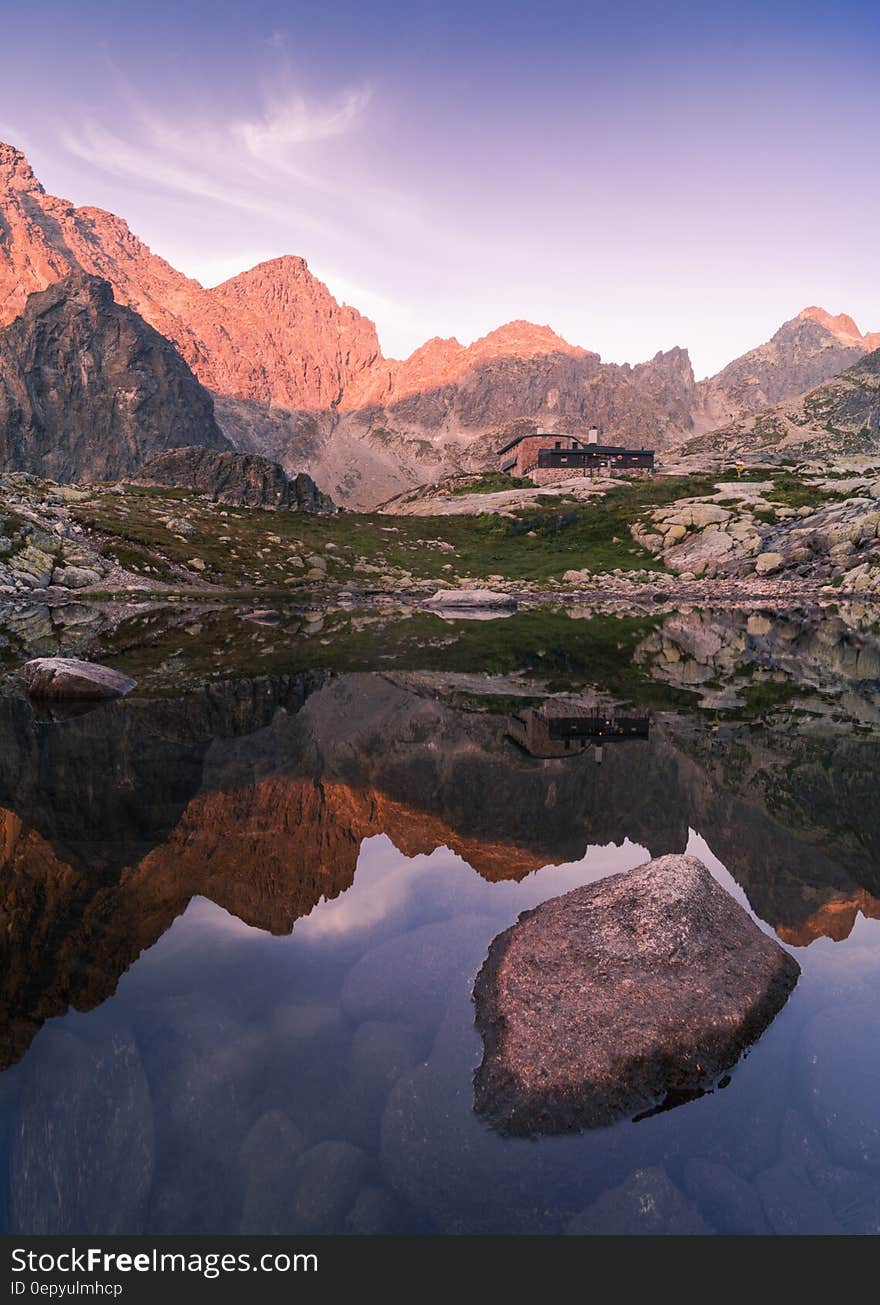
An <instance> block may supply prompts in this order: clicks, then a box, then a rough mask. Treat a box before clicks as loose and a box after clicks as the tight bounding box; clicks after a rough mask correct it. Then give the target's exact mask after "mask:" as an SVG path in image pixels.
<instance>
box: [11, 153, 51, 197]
mask: <svg viewBox="0 0 880 1305" xmlns="http://www.w3.org/2000/svg"><path fill="white" fill-rule="evenodd" d="M0 189H2V190H19V191H25V192H27V191H32V192H33V193H34V194H37V195H42V194H45V192H44V190H43V187H42V186H41V185H40V183H39V181H38V180H37V178H36V176H35V175H34V170H33V168H32V167H31V165H30V163H28V161H27V158H26V157H25V155H24V154H22V152H21V150H19V149H16V148H15V146H14V145H8V144H7V143H6V141H2V140H0Z"/></svg>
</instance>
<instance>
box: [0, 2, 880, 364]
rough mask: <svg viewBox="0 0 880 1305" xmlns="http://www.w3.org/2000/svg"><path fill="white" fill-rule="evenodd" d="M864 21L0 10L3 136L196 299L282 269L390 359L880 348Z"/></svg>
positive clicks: (275, 9)
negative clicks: (574, 347) (815, 337)
mask: <svg viewBox="0 0 880 1305" xmlns="http://www.w3.org/2000/svg"><path fill="white" fill-rule="evenodd" d="M878 67H880V5H878V4H877V3H876V0H837V2H836V3H835V4H834V5H829V4H827V3H822V4H819V3H814V0H797V2H796V3H789V2H788V0H780V2H774V0H764V3H760V4H758V3H753V2H752V0H740V2H739V3H737V4H736V5H727V6H721V5H718V4H716V3H714V2H712V0H710V2H708V3H676V0H668V2H667V3H664V4H661V3H659V2H655V3H645V2H644V0H617V3H615V4H613V5H609V4H607V3H602V4H596V3H593V0H544V3H543V4H540V5H538V4H535V3H530V4H521V3H507V4H501V3H497V2H496V0H489V2H487V3H482V2H481V0H472V2H471V3H462V2H461V0H446V2H445V3H444V4H443V5H439V4H426V3H421V0H409V3H399V2H394V3H392V2H391V0H380V2H379V3H370V2H369V0H360V2H359V3H355V2H353V0H345V2H344V3H338V2H337V0H314V2H312V0H309V2H308V3H298V2H296V0H294V2H293V3H280V0H248V3H241V2H238V3H231V2H229V0H212V3H202V0H191V2H189V3H188V2H187V0H175V2H174V3H169V2H168V0H151V3H150V4H149V5H127V4H119V3H118V0H113V2H112V3H111V2H108V0H77V2H76V3H71V0H60V2H59V0H29V3H28V4H21V3H20V0H13V2H11V0H0V139H5V140H7V141H9V142H10V143H12V144H15V145H17V146H18V147H19V148H21V149H23V150H24V151H25V152H26V153H27V154H28V156H29V158H30V160H31V163H32V164H33V166H34V169H35V170H36V172H37V175H38V176H39V177H40V179H41V181H42V182H43V184H44V185H45V187H46V189H47V190H48V191H50V192H51V193H53V194H60V195H62V196H64V197H66V198H68V199H71V200H73V201H74V202H75V203H77V204H92V205H97V206H99V207H102V208H106V209H109V210H111V211H112V212H115V213H118V214H119V215H120V216H122V217H124V218H125V219H126V221H127V222H128V223H129V225H130V226H131V227H132V229H133V230H134V231H135V232H137V234H138V235H139V236H141V237H142V238H143V239H144V240H146V242H147V243H148V244H149V245H150V247H151V248H152V249H153V250H154V251H155V252H157V253H159V254H161V255H163V256H164V257H165V258H167V259H168V260H169V261H170V262H171V263H173V264H174V265H175V266H176V267H178V268H180V269H181V270H182V271H184V272H186V273H188V274H189V275H191V276H195V277H197V278H198V279H199V280H200V281H202V282H203V283H204V284H207V285H211V284H216V283H217V282H218V281H221V280H223V279H225V278H226V277H229V276H232V275H234V274H235V273H237V272H239V271H243V270H245V269H246V268H247V267H251V266H253V265H254V264H255V263H257V262H260V261H262V260H264V259H267V258H273V257H276V256H278V255H280V254H285V253H293V254H299V255H301V256H303V257H304V258H306V259H307V261H308V263H309V266H310V267H311V269H312V271H313V272H315V273H316V275H318V276H319V277H321V279H322V280H324V281H326V282H327V284H328V285H329V287H330V289H331V290H332V291H333V293H334V294H335V295H336V297H337V298H338V299H340V300H344V301H345V302H347V303H351V304H353V305H354V306H355V307H357V308H358V309H360V310H361V311H362V312H365V313H366V314H368V315H369V316H370V317H372V318H373V319H374V320H375V322H376V323H377V326H378V329H379V338H380V342H381V344H382V348H383V351H384V352H385V353H386V355H388V356H392V357H400V356H405V355H406V354H408V353H410V352H411V351H412V350H413V349H414V348H416V347H417V346H418V345H419V344H420V343H422V342H423V341H424V340H426V339H428V338H429V337H431V336H435V335H440V336H452V335H454V336H456V337H457V338H458V339H459V340H461V341H462V342H463V343H469V342H470V341H471V340H473V339H475V338H476V337H478V336H480V335H482V334H484V333H485V332H486V331H489V330H491V329H493V328H494V327H496V326H498V325H500V324H501V323H503V322H505V321H509V320H511V319H513V318H527V319H529V320H531V321H535V322H538V323H540V324H549V325H550V326H552V327H553V328H554V329H555V330H556V331H558V332H559V333H560V334H561V335H563V336H564V337H565V338H566V339H568V340H570V341H571V342H572V343H574V344H579V345H582V346H584V347H585V348H588V349H593V350H595V351H596V352H598V353H600V354H601V355H602V357H603V358H605V359H606V360H608V361H613V362H633V363H634V362H639V361H642V360H644V359H646V358H649V357H652V356H653V355H654V354H655V353H656V352H657V351H658V350H660V349H668V348H671V347H673V346H674V345H681V346H683V347H686V348H688V349H689V350H690V354H691V358H692V360H693V363H694V369H695V371H696V373H697V375H698V376H702V375H707V374H711V373H712V372H714V371H716V370H718V368H720V367H721V366H723V365H724V363H726V362H728V361H729V360H730V359H731V358H733V357H735V356H737V355H738V354H740V353H742V352H743V351H744V350H746V349H748V348H751V347H752V346H754V345H755V344H758V343H760V342H761V341H763V340H765V339H767V338H768V337H769V336H770V335H771V334H772V332H773V331H774V330H775V329H776V328H777V327H778V326H779V325H780V324H781V323H782V322H783V321H784V320H786V319H787V318H789V317H792V316H793V315H794V314H795V313H797V312H798V311H799V310H800V309H801V308H803V307H805V306H807V305H808V304H814V303H815V304H819V305H821V306H822V307H825V308H827V309H828V310H829V311H831V312H833V313H837V312H841V311H844V312H848V313H850V314H851V315H852V316H853V317H855V319H856V321H857V322H858V323H859V325H860V326H861V328H862V330H863V331H866V330H880V242H878V240H877V236H876V226H877V214H878V212H880V159H878V154H880V147H878V142H880V132H878V120H877V99H876V91H877V69H878Z"/></svg>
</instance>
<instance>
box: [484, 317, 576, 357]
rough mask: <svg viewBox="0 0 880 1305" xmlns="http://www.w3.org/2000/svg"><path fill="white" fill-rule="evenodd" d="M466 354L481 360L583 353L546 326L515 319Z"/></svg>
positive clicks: (487, 336)
mask: <svg viewBox="0 0 880 1305" xmlns="http://www.w3.org/2000/svg"><path fill="white" fill-rule="evenodd" d="M468 352H469V353H471V354H472V355H474V356H478V357H481V358H486V357H499V358H501V357H506V358H536V357H540V356H541V355H543V354H548V353H568V354H573V355H575V356H577V357H581V356H583V355H584V354H586V352H587V350H586V349H581V348H580V347H579V346H578V345H576V344H569V343H568V341H567V340H564V339H563V338H562V336H561V335H557V333H556V332H555V331H554V330H553V329H552V327H550V326H539V325H537V323H535V322H527V321H525V319H524V318H521V317H518V318H516V319H514V321H512V322H505V324H504V325H503V326H497V327H496V328H495V330H494V331H490V332H489V333H488V335H484V336H481V338H480V339H479V340H475V341H474V343H473V344H472V345H471V346H470V349H469V350H468Z"/></svg>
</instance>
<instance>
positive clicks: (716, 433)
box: [685, 349, 880, 459]
mask: <svg viewBox="0 0 880 1305" xmlns="http://www.w3.org/2000/svg"><path fill="white" fill-rule="evenodd" d="M878 449H880V349H874V350H873V352H871V353H869V354H867V355H866V356H864V357H861V358H860V359H859V360H858V361H857V362H856V363H855V365H854V366H851V367H848V368H847V369H846V370H845V371H843V372H842V373H841V374H840V375H834V376H833V377H832V379H831V380H828V381H826V382H825V383H824V384H822V385H817V386H816V388H815V389H811V390H809V392H808V393H806V394H803V395H802V397H799V398H795V399H792V400H790V401H789V402H785V403H779V404H776V405H775V406H774V407H766V408H765V409H764V410H763V411H761V412H759V413H758V414H757V415H755V416H752V417H747V418H744V419H742V420H740V421H735V422H731V423H729V424H728V425H725V426H722V427H721V428H720V429H718V430H713V431H712V432H711V433H710V434H707V435H703V436H702V437H700V438H697V439H695V440H692V441H690V442H689V443H688V444H687V445H685V451H686V452H694V453H699V452H707V451H708V452H724V453H744V454H747V453H756V452H760V451H762V450H773V451H775V452H779V453H785V454H788V455H790V456H795V457H802V458H817V459H823V458H827V457H829V456H834V455H840V454H843V455H859V454H868V455H870V454H872V453H874V452H876V451H877V450H878Z"/></svg>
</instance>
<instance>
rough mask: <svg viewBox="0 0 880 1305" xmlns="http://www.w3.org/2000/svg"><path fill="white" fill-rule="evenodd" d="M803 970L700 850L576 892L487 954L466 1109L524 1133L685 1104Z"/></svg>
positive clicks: (750, 1038) (757, 1028) (761, 1024)
mask: <svg viewBox="0 0 880 1305" xmlns="http://www.w3.org/2000/svg"><path fill="white" fill-rule="evenodd" d="M799 973H800V967H799V966H798V964H797V962H796V961H795V960H794V958H793V957H791V956H790V955H789V954H788V953H787V952H785V951H783V949H782V948H781V947H780V946H779V944H778V943H776V942H774V941H773V939H771V938H769V937H768V936H767V935H766V934H764V933H762V932H761V930H760V929H759V928H758V927H757V925H756V924H755V923H754V922H753V921H752V919H751V918H750V917H749V916H748V914H747V913H746V912H745V911H744V910H743V909H742V907H740V906H739V905H738V904H737V903H736V902H735V901H734V900H733V898H732V897H730V896H729V894H728V893H726V892H725V891H724V889H723V888H722V887H721V886H720V885H719V884H718V883H717V882H716V881H715V880H714V879H713V878H712V876H711V874H710V873H709V871H708V870H707V869H706V867H705V866H704V865H703V864H702V863H701V862H700V861H698V860H696V859H695V858H694V857H690V856H664V857H659V858H657V859H656V860H654V861H648V862H647V863H646V864H645V865H642V866H639V867H637V868H636V869H635V870H631V871H629V872H628V873H626V874H621V875H613V876H611V877H610V878H608V879H604V880H602V881H600V882H599V883H596V884H590V885H587V886H586V887H584V888H577V889H575V890H574V892H571V893H566V894H565V895H564V896H562V897H557V898H554V899H553V900H551V901H549V902H545V903H544V904H543V905H542V906H539V907H538V908H537V909H536V910H534V911H526V912H524V913H523V914H522V915H521V916H520V918H519V921H518V922H517V923H516V924H515V925H513V927H512V928H510V929H507V930H506V931H505V932H504V933H502V934H499V935H498V937H497V938H496V939H495V940H494V942H493V943H492V945H491V947H490V948H489V955H488V957H487V958H486V961H485V962H484V964H483V967H482V969H481V970H480V973H479V974H478V976H477V980H476V983H475V985H474V1001H475V1003H476V1022H477V1026H478V1028H479V1030H480V1032H481V1033H482V1035H483V1042H484V1056H483V1062H482V1064H481V1065H480V1067H479V1068H478V1069H477V1071H476V1074H475V1076H474V1089H475V1109H476V1110H477V1113H478V1114H480V1115H482V1116H483V1117H484V1118H486V1119H487V1120H488V1121H489V1122H490V1123H491V1124H492V1125H493V1126H494V1127H495V1128H496V1129H497V1130H498V1131H499V1132H501V1133H505V1134H512V1135H526V1136H527V1135H532V1134H537V1133H561V1132H573V1131H577V1130H580V1129H584V1128H594V1127H598V1126H600V1125H604V1124H609V1123H611V1122H613V1121H614V1120H616V1119H622V1118H627V1117H629V1116H633V1115H637V1114H640V1113H642V1112H649V1111H653V1110H656V1109H658V1108H660V1107H662V1106H670V1105H675V1104H678V1103H679V1102H681V1101H683V1100H688V1099H689V1098H691V1097H693V1096H695V1095H698V1094H699V1093H700V1092H701V1091H704V1090H706V1089H708V1088H711V1087H712V1086H713V1085H714V1084H715V1083H716V1081H717V1080H718V1078H719V1076H720V1075H721V1074H723V1073H724V1071H725V1070H727V1069H729V1068H730V1067H731V1066H732V1065H733V1064H734V1063H735V1062H736V1060H737V1059H738V1057H739V1055H740V1053H741V1052H742V1051H743V1049H744V1048H745V1047H746V1046H748V1045H749V1044H750V1043H751V1042H754V1041H755V1040H756V1039H757V1038H758V1037H759V1036H760V1034H761V1033H762V1032H763V1031H764V1029H765V1028H766V1027H767V1025H768V1024H769V1023H770V1022H771V1020H772V1019H773V1017H774V1016H775V1015H776V1014H777V1012H778V1011H779V1010H780V1009H781V1008H782V1006H784V1004H785V1002H786V1000H787V999H788V995H789V993H790V992H791V990H792V988H793V987H794V985H795V983H796V982H797V978H798V975H799Z"/></svg>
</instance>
